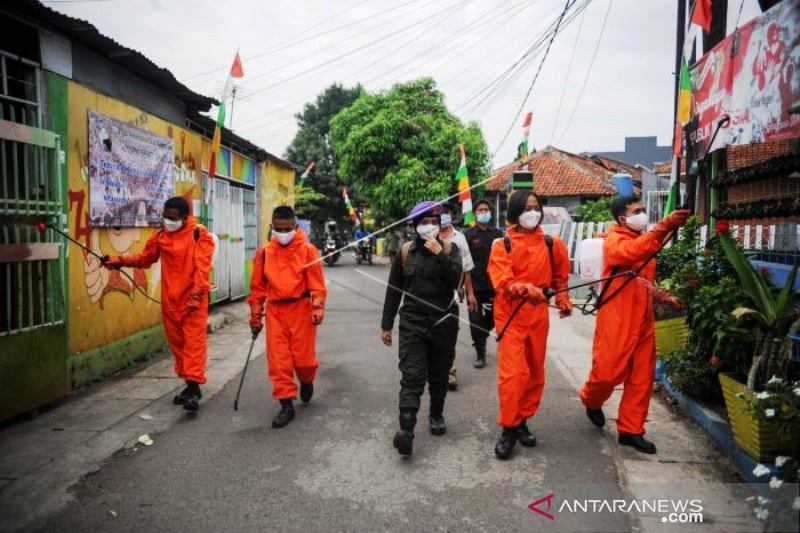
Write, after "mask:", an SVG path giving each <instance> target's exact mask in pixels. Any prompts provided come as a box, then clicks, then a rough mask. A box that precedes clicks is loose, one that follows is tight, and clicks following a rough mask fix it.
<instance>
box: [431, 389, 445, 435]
mask: <svg viewBox="0 0 800 533" xmlns="http://www.w3.org/2000/svg"><path fill="white" fill-rule="evenodd" d="M443 413H444V398H431V410H430V416H429V417H428V421H429V422H430V425H431V433H432V434H434V435H444V434H445V433H447V424H446V423H445V421H444V414H443Z"/></svg>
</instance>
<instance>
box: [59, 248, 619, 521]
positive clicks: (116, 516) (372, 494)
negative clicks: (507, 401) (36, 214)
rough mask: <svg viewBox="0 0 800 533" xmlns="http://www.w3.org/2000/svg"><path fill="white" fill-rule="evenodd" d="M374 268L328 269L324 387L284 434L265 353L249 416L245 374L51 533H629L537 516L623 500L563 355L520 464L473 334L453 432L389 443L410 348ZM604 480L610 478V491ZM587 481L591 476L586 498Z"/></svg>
mask: <svg viewBox="0 0 800 533" xmlns="http://www.w3.org/2000/svg"><path fill="white" fill-rule="evenodd" d="M360 271H363V272H366V273H368V274H369V275H370V276H375V277H376V278H379V279H386V278H387V277H388V268H387V267H385V266H378V265H376V266H372V267H369V266H365V267H358V268H357V267H355V265H353V264H350V258H349V257H346V258H345V260H344V261H343V264H341V263H340V264H337V265H336V266H334V267H330V268H328V267H326V276H327V277H328V278H329V288H330V298H329V301H328V311H327V316H326V321H325V324H324V325H323V326H322V327H321V330H320V333H319V342H318V345H319V359H320V361H321V364H322V366H321V371H320V375H319V379H318V382H317V384H316V395H315V397H314V400H313V402H312V403H311V404H310V405H308V406H299V408H298V416H297V418H296V420H295V421H294V422H293V423H292V424H291V425H289V426H288V427H287V428H284V429H280V430H275V429H272V428H271V427H270V420H271V418H272V416H273V415H274V414H275V412H276V410H277V408H276V403H275V402H273V401H272V400H271V398H270V396H269V385H268V384H267V383H266V379H265V378H266V369H265V364H264V361H263V360H262V359H261V358H259V359H258V360H254V361H253V362H252V363H251V365H250V369H249V371H248V376H247V379H246V382H245V389H244V392H243V398H242V400H241V403H240V410H239V412H238V413H234V411H233V410H232V404H233V398H234V395H235V392H236V385H237V383H238V378H237V379H236V380H234V381H232V382H230V383H229V384H228V385H227V387H226V388H225V390H224V391H223V392H222V393H221V394H219V395H217V396H216V397H215V398H213V399H212V400H211V401H209V402H208V403H206V404H204V405H203V406H202V410H201V412H200V413H199V415H198V416H196V417H193V418H190V417H187V418H185V419H184V420H183V421H182V422H180V423H178V424H177V425H175V426H173V427H172V428H171V429H170V430H169V431H167V432H165V433H163V434H157V435H154V436H153V438H154V440H155V445H153V446H151V447H148V448H139V449H138V450H127V451H125V452H121V453H119V454H117V455H116V456H114V457H113V458H112V459H110V460H109V461H108V463H107V464H106V466H105V467H104V468H102V469H101V470H100V471H99V472H97V473H96V474H93V475H91V476H89V477H87V478H86V479H84V480H83V481H82V482H81V483H80V484H79V485H78V486H77V487H76V488H75V494H76V498H77V500H76V502H75V503H74V504H72V505H71V506H70V507H69V508H67V509H66V510H64V511H63V512H61V513H59V514H57V515H55V516H53V517H51V518H50V520H49V521H48V522H47V525H46V526H45V529H46V530H51V531H137V532H140V531H148V530H162V531H264V530H284V531H301V530H302V531H331V530H333V531H344V530H346V531H376V530H413V531H431V530H442V531H445V530H450V531H453V530H457V531H464V530H466V531H473V530H485V531H511V530H519V531H538V530H541V531H579V530H581V531H627V530H630V528H631V524H630V523H629V517H628V516H627V515H625V514H621V513H617V514H610V513H606V514H592V515H579V514H574V515H573V514H568V515H565V516H563V518H562V516H559V517H558V520H557V521H551V520H549V519H547V518H545V517H543V516H540V515H539V514H536V513H534V512H532V511H530V510H528V508H527V506H528V505H529V504H530V503H531V502H533V501H535V500H538V499H539V498H542V497H544V496H547V495H548V494H550V493H553V492H555V493H557V494H558V493H559V490H560V489H565V487H566V486H569V492H570V497H571V498H576V499H578V498H580V499H582V498H599V497H604V498H607V499H614V498H620V497H623V494H622V492H621V490H620V488H619V486H618V484H617V481H618V479H617V469H616V468H615V465H614V462H613V458H612V455H611V454H610V453H609V451H608V442H607V439H605V438H604V437H603V434H602V433H601V432H598V431H596V430H595V429H594V428H592V427H591V426H590V425H589V424H588V422H587V421H586V420H585V416H584V414H583V412H582V409H581V408H580V406H579V404H578V402H577V400H576V398H575V391H574V389H573V388H572V387H571V386H569V385H568V384H567V381H566V379H565V378H564V377H563V376H562V375H561V374H560V372H559V370H558V369H557V368H556V366H555V365H552V364H551V365H550V366H549V367H548V372H549V374H548V385H547V389H546V391H545V396H544V401H543V408H542V412H541V413H540V415H539V416H538V417H537V418H536V419H535V420H534V421H533V422H532V424H531V429H532V431H533V432H534V434H536V435H537V437H538V438H539V441H540V444H539V446H538V447H537V448H534V449H525V448H518V449H517V450H516V455H515V456H514V458H513V459H512V460H511V461H507V462H501V461H498V460H497V459H495V457H494V453H493V446H494V441H495V437H496V435H497V426H496V425H495V421H494V419H495V414H496V407H497V394H496V389H495V369H496V367H495V364H494V347H493V346H491V348H490V359H491V360H490V363H491V364H490V365H489V366H488V367H487V368H486V369H483V370H475V369H473V368H472V365H471V363H472V358H473V352H472V349H471V346H470V342H469V332H468V329H466V328H462V331H461V336H460V342H459V348H458V362H459V367H460V380H461V386H460V388H459V390H458V391H457V392H455V393H451V394H450V395H449V396H448V403H447V406H446V408H445V415H446V417H447V421H448V426H449V430H448V433H447V435H445V436H443V437H434V436H432V435H430V434H429V433H428V432H427V428H426V426H424V425H422V426H421V427H420V428H419V429H420V430H419V431H418V432H417V438H416V441H415V453H414V456H413V458H411V459H403V458H400V457H399V456H398V455H397V453H396V451H395V450H394V448H392V445H391V437H392V435H393V433H394V431H395V429H396V425H397V410H396V405H397V391H398V387H399V385H398V383H399V371H398V370H397V348H396V345H395V347H394V348H391V349H389V348H385V347H383V345H381V344H380V342H379V339H378V327H379V320H380V311H381V307H380V302H382V300H383V293H384V288H383V286H382V285H381V284H380V283H379V282H378V281H375V280H374V279H372V278H371V277H368V276H366V275H362V274H360V273H359V272H360ZM376 302H377V303H376ZM551 340H552V339H551ZM425 409H427V400H425V401H424V403H423V410H425ZM422 418H423V419H424V417H422ZM590 483H603V484H606V485H604V486H603V487H604V488H603V491H604V493H603V494H598V493H597V487H596V486H590V485H588V484H590ZM576 484H587V485H585V487H586V488H585V491H583V490H582V489H581V487H582V486H584V485H576ZM582 492H583V493H582ZM589 520H590V521H589Z"/></svg>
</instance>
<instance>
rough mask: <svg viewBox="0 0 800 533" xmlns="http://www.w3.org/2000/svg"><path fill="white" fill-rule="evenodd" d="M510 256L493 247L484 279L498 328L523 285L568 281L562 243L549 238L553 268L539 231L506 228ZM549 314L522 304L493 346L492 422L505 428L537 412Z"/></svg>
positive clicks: (498, 246)
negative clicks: (495, 401)
mask: <svg viewBox="0 0 800 533" xmlns="http://www.w3.org/2000/svg"><path fill="white" fill-rule="evenodd" d="M507 235H508V236H509V237H510V238H511V253H507V252H506V248H505V244H504V242H503V239H498V240H496V241H495V242H494V244H493V245H492V252H491V255H490V257H489V268H488V273H489V278H490V279H491V281H492V285H493V286H494V289H495V292H496V296H495V300H494V324H495V328H496V330H497V332H498V333H499V332H500V331H502V330H503V328H504V327H505V325H506V323H507V322H508V320H509V318H510V317H511V314H512V313H513V311H514V309H515V308H516V307H517V305H519V302H520V301H522V300H520V299H515V298H513V296H514V294H517V293H519V291H518V290H517V288H518V287H520V286H523V285H522V284H532V285H533V286H535V287H538V288H544V287H551V288H553V289H562V288H565V287H566V286H567V283H568V281H569V255H568V253H567V247H566V246H565V245H564V242H563V241H562V240H561V239H559V238H558V237H554V238H553V264H552V265H551V264H550V253H549V252H548V249H547V244H546V243H545V241H544V233H543V232H542V230H541V228H538V229H537V230H536V231H535V232H534V233H522V232H519V231H517V228H516V226H514V227H512V228H511V229H509V230H508V233H507ZM549 329H550V313H549V310H548V305H547V302H546V301H543V302H541V303H536V304H532V303H526V304H525V305H524V306H523V307H522V309H520V311H519V312H518V313H517V315H516V316H515V317H514V320H513V321H512V322H511V324H510V325H509V327H508V329H507V330H506V331H505V334H504V335H503V338H502V339H501V340H500V343H499V344H498V346H497V392H498V395H499V397H500V413H499V414H498V415H497V423H498V424H500V425H501V426H503V427H504V428H513V427H516V426H518V425H520V424H521V423H522V422H524V421H525V420H527V419H528V418H530V417H532V416H533V415H535V414H536V412H537V411H538V410H539V403H540V402H541V400H542V391H543V390H544V382H545V379H544V354H545V349H546V347H547V333H548V331H549Z"/></svg>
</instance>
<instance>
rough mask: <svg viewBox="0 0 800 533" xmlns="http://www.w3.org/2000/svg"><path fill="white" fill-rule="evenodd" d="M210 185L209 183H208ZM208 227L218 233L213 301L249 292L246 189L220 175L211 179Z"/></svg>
mask: <svg viewBox="0 0 800 533" xmlns="http://www.w3.org/2000/svg"><path fill="white" fill-rule="evenodd" d="M207 186H208V184H207ZM211 186H212V187H213V193H212V201H211V206H210V208H209V219H208V229H209V230H210V231H213V232H214V233H215V234H216V235H217V237H219V251H218V253H217V259H216V261H215V262H214V283H215V284H216V286H217V290H216V293H215V296H214V301H215V302H219V301H222V300H229V299H230V300H235V299H237V298H241V297H243V296H245V295H246V294H247V292H246V286H247V280H246V279H245V207H244V205H245V199H244V196H245V193H246V192H250V193H252V192H253V191H246V190H245V189H243V188H242V187H237V186H236V185H234V184H232V183H231V182H228V181H226V180H224V179H221V178H215V179H214V180H213V181H212V185H211Z"/></svg>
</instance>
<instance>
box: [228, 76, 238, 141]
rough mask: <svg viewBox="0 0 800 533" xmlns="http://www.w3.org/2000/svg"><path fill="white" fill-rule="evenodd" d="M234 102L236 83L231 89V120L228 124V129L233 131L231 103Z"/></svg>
mask: <svg viewBox="0 0 800 533" xmlns="http://www.w3.org/2000/svg"><path fill="white" fill-rule="evenodd" d="M234 102H236V85H234V86H233V90H232V91H231V121H230V123H229V124H228V129H229V130H231V131H233V104H234Z"/></svg>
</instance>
